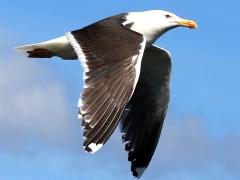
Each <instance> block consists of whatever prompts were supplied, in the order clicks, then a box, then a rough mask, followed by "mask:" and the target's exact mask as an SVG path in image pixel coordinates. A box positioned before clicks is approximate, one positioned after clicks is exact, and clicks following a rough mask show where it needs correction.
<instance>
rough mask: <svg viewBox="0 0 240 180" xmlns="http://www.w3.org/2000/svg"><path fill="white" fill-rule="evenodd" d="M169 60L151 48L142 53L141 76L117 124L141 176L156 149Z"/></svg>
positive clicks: (135, 171)
mask: <svg viewBox="0 0 240 180" xmlns="http://www.w3.org/2000/svg"><path fill="white" fill-rule="evenodd" d="M170 72H171V58H170V55H169V53H168V52H167V51H165V50H163V49H160V48H158V47H156V46H151V47H150V48H148V49H146V50H145V52H144V56H143V60H142V67H141V74H140V77H139V80H138V83H137V86H136V89H135V91H134V94H133V96H132V98H131V100H130V102H129V103H128V104H127V106H126V109H125V112H124V115H123V117H122V120H121V122H120V130H121V132H122V139H123V141H124V142H125V143H126V145H125V149H126V151H128V152H129V153H128V160H129V161H131V163H132V164H131V170H132V172H133V175H134V176H137V177H140V176H141V175H142V173H143V172H144V170H145V169H146V168H147V166H148V164H149V162H150V161H151V158H152V156H153V153H154V151H155V149H156V146H157V143H158V139H159V136H160V133H161V129H162V126H163V121H164V118H165V115H166V111H167V107H168V102H169V93H170V90H169V81H170Z"/></svg>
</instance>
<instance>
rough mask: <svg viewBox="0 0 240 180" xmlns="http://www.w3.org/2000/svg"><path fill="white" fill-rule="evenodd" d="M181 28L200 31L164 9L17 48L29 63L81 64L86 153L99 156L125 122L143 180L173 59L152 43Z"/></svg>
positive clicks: (131, 157)
mask: <svg viewBox="0 0 240 180" xmlns="http://www.w3.org/2000/svg"><path fill="white" fill-rule="evenodd" d="M180 26H182V27H188V28H192V29H196V28H197V24H196V22H194V21H192V20H186V19H183V18H180V17H179V16H177V15H175V14H173V13H170V12H166V11H162V10H150V11H144V12H129V13H122V14H119V15H115V16H112V17H109V18H106V19H103V20H100V21H98V22H96V23H93V24H91V25H89V26H86V27H84V28H82V29H79V30H75V31H71V32H67V33H66V34H65V35H64V36H62V37H59V38H56V39H53V40H49V41H45V42H42V43H38V44H32V45H27V46H21V47H17V48H16V49H17V50H19V51H23V52H25V53H26V54H27V55H28V57H29V58H51V57H54V56H58V57H60V58H62V59H64V60H75V59H79V60H80V62H81V65H82V67H83V80H84V87H83V92H82V93H81V96H80V99H79V103H78V106H79V118H81V119H82V127H83V129H84V132H83V136H84V143H83V146H84V149H85V150H86V151H87V152H92V153H94V152H96V151H97V150H98V149H100V148H101V147H102V145H103V144H104V143H106V141H107V140H108V138H109V137H110V136H111V134H112V133H113V131H114V129H115V128H116V126H117V125H118V123H120V130H121V133H122V140H123V142H124V143H125V150H126V151H128V160H129V161H130V162H131V171H132V174H133V175H134V176H136V177H138V178H139V177H140V176H141V175H142V174H143V172H144V170H145V169H146V168H147V166H148V164H149V163H150V161H151V158H152V156H153V153H154V151H155V149H156V146H157V143H158V139H159V137H160V133H161V129H162V126H163V121H164V118H165V115H166V112H167V107H168V102H169V94H170V87H169V83H170V74H171V56H170V53H169V52H168V51H167V50H165V49H163V48H160V47H157V46H156V45H153V43H154V42H155V41H156V40H157V39H158V38H159V37H160V36H161V35H163V34H164V33H165V32H167V31H169V30H171V29H173V28H176V27H180Z"/></svg>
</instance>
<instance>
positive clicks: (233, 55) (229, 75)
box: [0, 0, 240, 180]
mask: <svg viewBox="0 0 240 180" xmlns="http://www.w3.org/2000/svg"><path fill="white" fill-rule="evenodd" d="M239 6H240V2H238V1H236V0H235V1H234V0H233V1H228V2H227V1H221V2H219V1H210V2H209V1H207V0H202V1H156V0H154V1H153V0H148V1H146V0H145V1H143V0H142V1H140V0H131V1H127V0H122V1H114V0H105V1H99V0H88V1H86V2H80V1H76V0H72V1H63V0H58V1H57V0H52V1H51V2H49V1H47V0H42V1H40V2H36V1H29V0H26V1H24V2H23V1H14V2H10V1H6V0H2V1H1V6H0V33H1V34H0V39H1V40H0V179H1V180H32V179H36V180H42V179H44V180H55V179H58V180H65V179H66V180H67V179H73V180H74V179H81V180H82V179H84V180H90V179H91V180H92V179H93V180H94V179H105V180H108V179H109V180H110V179H111V180H112V179H116V180H118V179H127V180H130V179H134V178H132V177H131V173H130V170H129V168H130V164H129V163H128V162H127V154H126V153H125V152H124V148H123V145H122V144H121V140H120V134H119V132H118V129H116V132H115V133H114V135H113V137H112V138H111V139H110V140H109V142H108V143H107V144H106V145H105V146H104V148H103V149H101V150H100V151H99V152H98V153H96V154H94V155H91V154H86V153H85V152H84V151H83V149H82V147H81V144H82V131H81V128H80V122H79V121H78V119H77V107H76V106H77V101H78V97H79V93H80V91H81V89H82V79H81V77H82V74H81V73H82V69H81V67H80V64H79V62H78V61H61V60H60V59H58V58H54V59H53V60H28V59H26V58H25V57H24V56H22V55H19V54H18V53H17V52H15V51H14V50H13V47H15V46H17V45H22V44H30V43H35V42H40V41H44V40H48V39H51V38H56V37H58V36H62V35H63V34H64V33H65V32H67V31H70V30H75V29H78V28H81V27H84V26H85V25H88V24H89V23H92V22H95V21H97V20H100V19H102V18H104V17H107V16H111V15H114V14H118V13H121V12H128V11H141V10H150V9H163V10H168V11H171V12H174V13H176V14H177V15H179V16H181V17H184V18H189V19H194V20H196V21H197V22H198V24H199V28H198V29H197V30H195V31H193V30H189V29H186V28H178V29H174V30H172V31H171V32H168V33H167V34H165V35H164V36H162V37H161V38H160V39H159V40H158V41H157V42H156V44H157V45H158V46H161V47H163V48H166V49H168V50H169V51H170V52H171V54H172V58H173V72H172V82H171V102H170V106H169V111H168V115H167V118H166V121H165V124H164V127H163V131H162V136H161V138H160V141H159V145H158V148H157V150H156V152H155V155H154V157H153V160H152V162H151V164H150V165H149V168H148V169H147V170H146V172H145V174H144V175H143V177H142V178H141V179H143V180H145V179H154V180H155V179H161V180H175V179H184V180H186V179H193V180H195V179H196V180H198V179H207V180H208V179H223V180H225V179H228V180H231V179H232V180H236V179H240V171H239V167H240V155H239V152H240V141H239V138H240V121H239V120H240V113H239V102H240V95H239V92H240V83H239V77H240V71H239V67H240V61H239V59H240V49H239V41H240V37H239V35H238V34H239V32H240V22H239V20H238V17H240V12H239Z"/></svg>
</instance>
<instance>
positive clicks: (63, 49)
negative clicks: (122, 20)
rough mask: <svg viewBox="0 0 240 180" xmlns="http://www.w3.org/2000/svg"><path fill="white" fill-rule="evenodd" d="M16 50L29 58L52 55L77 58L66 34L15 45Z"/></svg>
mask: <svg viewBox="0 0 240 180" xmlns="http://www.w3.org/2000/svg"><path fill="white" fill-rule="evenodd" d="M16 50H17V51H19V52H22V53H25V54H27V56H28V57H30V58H51V57H53V56H58V57H61V58H62V59H77V55H76V53H75V52H74V50H73V48H72V46H71V44H70V43H69V41H68V39H67V38H66V36H62V37H59V38H56V39H53V40H49V41H45V42H41V43H38V44H30V45H25V46H19V47H16Z"/></svg>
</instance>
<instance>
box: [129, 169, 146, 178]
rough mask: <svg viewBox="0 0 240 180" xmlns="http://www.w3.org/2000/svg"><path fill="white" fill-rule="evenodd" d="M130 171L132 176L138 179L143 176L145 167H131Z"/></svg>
mask: <svg viewBox="0 0 240 180" xmlns="http://www.w3.org/2000/svg"><path fill="white" fill-rule="evenodd" d="M131 170H132V175H133V176H134V177H136V178H138V179H139V178H140V177H141V176H142V175H143V173H144V171H145V170H146V167H132V168H131Z"/></svg>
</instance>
